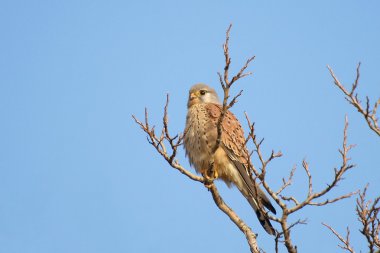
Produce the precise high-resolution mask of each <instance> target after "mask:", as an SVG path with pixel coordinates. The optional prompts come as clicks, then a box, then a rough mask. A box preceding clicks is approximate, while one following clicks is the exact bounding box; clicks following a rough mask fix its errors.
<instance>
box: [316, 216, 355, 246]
mask: <svg viewBox="0 0 380 253" xmlns="http://www.w3.org/2000/svg"><path fill="white" fill-rule="evenodd" d="M322 225H323V226H325V227H327V228H328V229H329V230H330V231H331V232H332V233H333V234H334V235H335V236H336V237H337V238H338V239H339V241H341V242H342V243H343V245H338V246H339V247H340V248H342V249H344V250H347V251H349V252H351V253H355V251H354V249H353V248H352V247H351V245H350V229H349V228H348V227H347V234H346V238H343V237H342V236H341V235H340V234H339V233H338V232H337V231H335V230H334V229H333V228H332V227H331V226H329V225H327V224H326V223H323V222H322Z"/></svg>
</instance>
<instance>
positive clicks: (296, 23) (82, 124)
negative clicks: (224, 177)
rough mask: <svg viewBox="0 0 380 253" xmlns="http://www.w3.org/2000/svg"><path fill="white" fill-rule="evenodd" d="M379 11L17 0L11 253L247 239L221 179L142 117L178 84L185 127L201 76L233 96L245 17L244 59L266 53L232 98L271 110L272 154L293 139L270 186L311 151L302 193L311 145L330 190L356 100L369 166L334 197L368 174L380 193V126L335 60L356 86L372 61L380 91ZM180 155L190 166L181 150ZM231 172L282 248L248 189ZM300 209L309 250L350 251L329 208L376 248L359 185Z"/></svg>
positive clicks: (298, 237)
mask: <svg viewBox="0 0 380 253" xmlns="http://www.w3.org/2000/svg"><path fill="white" fill-rule="evenodd" d="M379 9H380V3H379V2H378V1H375V0H372V1H371V0H370V1H353V0H350V1H325V0H323V1H307V2H306V1H238V2H236V1H235V2H233V3H232V2H231V1H182V2H179V1H140V2H138V1H17V0H15V1H7V0H2V1H1V2H0V32H1V40H0V116H1V124H0V252H4V253H13V252H14V253H21V252H22V253H26V252H39V253H44V252H57V253H58V252H152V251H154V252H248V246H247V245H246V241H245V238H244V236H243V234H241V232H240V231H239V230H238V229H237V228H236V227H235V226H234V225H233V224H232V222H231V221H230V220H229V219H228V218H227V217H226V216H225V215H224V214H223V213H221V212H220V211H219V210H218V209H217V207H216V206H215V204H214V202H213V201H212V199H211V195H210V193H209V192H207V190H206V189H205V188H204V187H203V186H202V185H201V184H199V183H196V182H193V181H190V180H188V179H187V178H185V177H184V176H183V175H181V174H180V173H178V172H177V171H175V170H173V169H171V168H170V167H169V166H168V165H167V164H166V163H165V161H164V160H163V159H162V158H161V157H159V155H158V154H157V153H156V152H155V150H154V149H153V148H152V147H151V146H149V145H148V144H147V142H146V139H145V134H144V133H143V132H142V131H141V130H140V129H139V127H138V126H137V125H136V124H135V123H134V122H133V121H132V118H131V115H132V114H135V115H136V116H137V117H139V118H141V119H142V118H143V111H144V107H148V108H149V112H150V120H151V122H152V124H155V125H157V127H159V126H160V124H161V116H162V110H163V106H164V103H165V94H166V93H169V94H170V96H171V104H170V107H169V117H170V129H171V131H172V132H173V133H176V132H181V131H182V130H183V127H184V124H185V115H186V100H187V95H188V89H189V87H190V86H191V85H192V84H194V83H197V82H205V83H208V84H210V85H212V86H213V87H215V88H216V89H217V90H218V91H219V94H221V93H220V91H221V89H220V87H219V83H218V76H217V74H216V73H217V72H218V71H222V70H223V67H224V56H223V51H222V43H223V41H224V38H225V31H226V28H227V27H228V25H229V24H230V23H233V28H232V31H231V45H230V50H231V57H232V66H231V73H234V72H236V71H237V70H238V69H239V68H240V67H241V66H242V64H243V63H244V62H245V60H246V59H247V58H248V57H249V56H252V55H256V59H255V61H254V62H253V63H252V65H251V66H250V68H249V70H250V71H253V72H254V74H253V76H250V77H248V78H245V79H244V80H242V81H240V82H238V83H237V84H236V87H235V90H233V94H236V92H237V91H238V90H240V89H244V94H243V96H242V97H241V98H240V99H239V102H238V103H237V104H236V105H235V107H234V108H233V112H234V113H235V114H236V115H237V117H238V118H239V119H241V120H242V121H243V120H244V114H243V112H244V111H247V112H248V114H249V115H250V118H251V120H253V121H255V122H256V132H257V134H258V135H259V136H261V137H265V142H264V144H263V145H264V146H263V149H264V152H265V153H266V154H267V155H269V153H270V151H271V150H272V149H274V150H281V151H282V152H283V153H284V156H283V157H282V158H280V159H278V160H276V161H274V162H273V163H272V164H271V166H270V168H269V169H270V171H269V172H268V173H269V174H268V181H269V183H270V185H272V186H273V187H274V188H275V189H277V187H279V186H280V185H281V178H282V177H286V176H287V175H288V172H289V171H290V169H291V168H292V167H293V166H294V165H296V166H297V167H298V168H299V170H298V171H297V173H296V176H295V183H294V185H293V186H292V187H291V188H290V189H289V191H288V192H287V193H288V194H293V195H295V196H297V197H299V198H300V199H301V198H302V197H304V196H305V194H306V193H307V179H306V177H305V175H304V172H303V171H302V170H301V168H300V166H301V161H302V159H303V158H306V159H307V160H308V161H309V163H310V170H311V172H312V174H313V176H314V185H315V188H316V190H320V189H322V187H324V186H325V185H326V183H328V182H330V181H331V179H332V177H333V168H334V167H337V166H339V165H340V163H341V159H340V156H339V153H338V148H340V147H341V145H342V135H343V125H344V116H345V114H347V115H348V118H349V122H350V126H349V142H350V143H353V144H356V145H357V146H356V148H355V149H354V150H352V152H351V153H350V155H351V157H352V162H353V163H355V164H357V167H356V168H355V169H353V170H351V171H350V172H348V173H347V175H346V179H345V180H344V181H343V182H341V183H339V187H338V188H336V189H335V190H334V191H333V193H331V194H329V195H328V197H329V198H332V197H334V196H338V195H339V194H342V193H346V192H349V191H353V190H356V189H358V188H363V187H364V186H365V184H366V183H367V182H368V183H370V189H369V192H368V194H369V197H375V196H378V195H379V194H380V192H379V188H378V186H377V185H378V182H380V168H379V159H380V158H379V150H380V143H379V137H378V136H376V135H375V134H374V133H373V132H371V131H370V130H369V128H368V126H367V125H366V123H365V121H364V119H363V118H362V117H361V116H360V115H359V114H358V113H357V112H356V111H355V110H354V109H353V108H352V107H351V106H350V105H349V104H348V103H347V102H346V101H345V100H344V98H343V96H342V94H341V93H340V91H339V90H338V89H337V88H336V87H334V86H333V81H332V78H331V77H330V75H329V73H328V70H327V68H326V65H327V64H329V65H330V66H331V67H332V68H333V69H334V71H335V73H336V74H337V76H338V77H339V78H340V80H341V81H342V82H343V83H344V84H346V85H347V86H349V85H351V83H352V82H353V80H354V79H355V68H356V65H357V63H358V62H359V61H361V62H362V68H361V79H360V84H359V85H360V86H359V91H360V95H361V98H363V99H364V96H365V95H366V94H368V95H369V96H370V98H371V101H372V102H374V101H375V100H376V99H377V98H378V97H379V95H380V85H379V84H380V77H379V61H380V47H379V45H380V33H379V31H380V16H379ZM234 92H235V93H234ZM243 125H245V124H243ZM178 159H179V160H180V161H181V163H182V164H183V165H184V166H186V167H187V168H189V166H188V162H187V160H186V158H185V157H184V152H182V149H181V152H180V154H179V156H178ZM256 162H257V161H256ZM189 169H190V168H189ZM218 186H219V187H220V191H221V194H222V196H223V197H224V198H225V201H226V202H227V203H228V204H230V206H231V207H232V208H233V209H234V210H235V211H236V212H237V213H238V214H239V215H240V216H241V217H242V218H243V219H244V220H245V221H246V222H247V223H248V224H249V225H250V226H251V227H252V228H253V230H254V231H255V232H256V233H259V237H258V242H259V245H260V246H261V247H262V248H263V249H264V250H265V251H267V252H273V251H274V243H273V238H272V237H271V236H269V235H267V234H265V232H264V231H263V230H262V228H261V227H260V225H259V223H258V222H257V219H256V217H255V215H254V213H253V212H252V210H251V208H250V206H249V205H248V203H247V202H246V200H245V199H244V198H243V197H242V196H241V195H240V194H239V193H238V191H237V190H236V189H233V190H228V189H227V188H226V187H225V186H224V185H223V184H222V183H218ZM277 209H278V210H279V208H277ZM300 218H301V219H303V218H307V219H308V224H307V225H302V226H298V227H296V228H295V229H294V230H293V240H294V243H295V244H296V245H297V246H298V249H299V251H300V252H334V251H338V250H339V248H338V247H337V243H338V241H337V239H336V238H335V237H334V236H332V234H331V233H330V232H329V231H328V230H327V229H326V228H325V227H323V226H322V225H321V222H326V223H328V224H330V225H332V226H333V227H334V228H336V230H337V231H339V232H341V233H342V234H345V228H346V226H350V228H351V242H352V245H353V246H354V248H355V249H356V250H357V251H359V250H364V251H366V240H365V238H364V237H363V236H361V234H360V232H359V231H358V229H359V223H358V221H357V218H356V216H355V200H354V198H352V199H349V200H344V201H342V202H339V203H336V204H334V205H331V206H326V207H306V208H304V209H303V210H302V211H301V212H299V213H297V214H296V215H294V216H292V217H291V220H292V221H295V220H297V219H300ZM284 251H285V250H284V248H281V252H284Z"/></svg>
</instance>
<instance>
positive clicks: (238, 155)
mask: <svg viewBox="0 0 380 253" xmlns="http://www.w3.org/2000/svg"><path fill="white" fill-rule="evenodd" d="M187 108H188V111H187V118H186V127H185V138H184V145H185V149H186V155H187V156H188V157H189V160H190V164H191V165H192V166H194V167H195V170H196V171H197V172H198V173H201V174H202V175H203V176H205V177H208V176H209V175H208V174H207V173H208V171H209V168H210V166H213V168H214V171H213V172H214V175H211V176H212V177H214V178H219V179H221V180H223V181H224V182H225V183H226V184H227V185H228V186H229V187H231V186H232V185H235V186H236V187H237V188H238V189H239V190H240V192H241V193H242V194H243V196H244V197H245V198H246V199H247V200H248V202H249V204H250V205H251V206H252V208H253V209H254V210H255V212H256V215H257V217H258V219H259V221H260V223H261V225H262V226H263V227H264V229H265V231H266V232H268V233H269V234H271V235H274V234H275V231H274V229H273V227H272V224H271V223H270V221H269V219H268V218H267V216H266V215H265V213H264V212H263V210H262V209H260V208H259V205H260V203H261V206H264V207H266V208H267V209H269V210H270V211H272V212H273V213H276V210H275V209H274V207H273V206H272V204H271V203H270V201H269V199H268V197H267V196H266V195H265V194H264V192H263V191H262V190H261V189H260V188H259V187H258V186H257V185H256V183H255V181H254V180H253V179H252V177H251V176H250V174H249V164H248V161H249V159H248V158H249V153H248V150H247V148H246V145H245V144H246V143H245V137H244V132H243V129H242V127H241V125H240V123H239V121H238V120H237V119H236V117H235V115H234V114H233V113H231V112H230V111H226V113H225V115H224V118H223V121H222V123H221V130H222V134H221V138H220V145H219V147H218V148H217V149H216V150H215V152H214V149H215V147H216V142H217V138H218V132H217V125H218V120H219V117H220V115H221V113H222V105H221V103H220V102H219V98H218V95H217V94H216V92H215V90H214V89H213V88H211V87H209V86H207V85H205V84H196V85H194V86H192V87H191V88H190V91H189V99H188V103H187ZM259 202H260V203H259Z"/></svg>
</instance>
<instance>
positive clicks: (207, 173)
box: [203, 161, 219, 188]
mask: <svg viewBox="0 0 380 253" xmlns="http://www.w3.org/2000/svg"><path fill="white" fill-rule="evenodd" d="M218 176H219V175H218V171H217V170H216V168H215V166H214V162H213V161H212V162H210V165H209V167H208V168H207V169H206V170H204V173H203V177H204V178H205V179H206V183H205V186H206V187H207V188H210V185H211V184H212V182H213V181H214V180H215V179H217V178H218Z"/></svg>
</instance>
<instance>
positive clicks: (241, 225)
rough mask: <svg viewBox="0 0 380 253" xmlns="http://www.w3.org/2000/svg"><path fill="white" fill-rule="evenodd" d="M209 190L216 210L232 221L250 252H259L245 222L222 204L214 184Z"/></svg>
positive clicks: (254, 237)
mask: <svg viewBox="0 0 380 253" xmlns="http://www.w3.org/2000/svg"><path fill="white" fill-rule="evenodd" d="M209 189H210V191H211V194H212V197H213V199H214V201H215V204H216V205H217V206H218V208H219V209H220V210H222V211H223V212H224V213H225V214H226V215H227V216H228V217H229V218H230V219H231V220H232V222H233V223H235V225H236V226H237V227H238V228H239V229H240V231H241V232H243V233H244V235H245V237H246V239H247V242H248V244H249V247H250V250H251V252H252V253H253V252H259V248H258V246H257V242H256V235H255V234H254V233H253V232H252V230H251V228H250V227H248V226H247V225H246V224H245V222H244V221H243V220H242V219H240V218H239V216H237V215H236V213H235V212H234V211H233V210H232V209H231V208H230V207H229V206H227V205H226V204H225V203H224V201H223V199H222V198H221V197H220V195H219V192H218V189H217V188H216V186H215V184H211V185H210V187H209Z"/></svg>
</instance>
